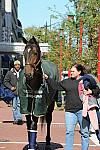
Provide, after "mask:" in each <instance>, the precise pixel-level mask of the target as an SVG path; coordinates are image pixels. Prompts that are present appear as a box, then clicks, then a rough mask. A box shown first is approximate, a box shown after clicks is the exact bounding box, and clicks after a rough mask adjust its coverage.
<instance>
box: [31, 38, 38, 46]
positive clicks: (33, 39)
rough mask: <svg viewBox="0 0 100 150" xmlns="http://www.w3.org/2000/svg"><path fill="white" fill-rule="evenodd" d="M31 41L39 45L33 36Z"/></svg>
mask: <svg viewBox="0 0 100 150" xmlns="http://www.w3.org/2000/svg"><path fill="white" fill-rule="evenodd" d="M32 40H33V41H34V43H35V44H36V45H37V44H39V43H38V42H37V40H36V38H35V37H34V36H32Z"/></svg>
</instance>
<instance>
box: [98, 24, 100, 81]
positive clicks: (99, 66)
mask: <svg viewBox="0 0 100 150" xmlns="http://www.w3.org/2000/svg"><path fill="white" fill-rule="evenodd" d="M98 33H99V36H98V80H99V81H100V24H99V32H98Z"/></svg>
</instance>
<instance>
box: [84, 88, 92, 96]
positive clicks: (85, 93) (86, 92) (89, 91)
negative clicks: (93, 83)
mask: <svg viewBox="0 0 100 150" xmlns="http://www.w3.org/2000/svg"><path fill="white" fill-rule="evenodd" d="M83 93H84V95H89V94H92V91H91V90H90V89H88V90H84V91H83Z"/></svg>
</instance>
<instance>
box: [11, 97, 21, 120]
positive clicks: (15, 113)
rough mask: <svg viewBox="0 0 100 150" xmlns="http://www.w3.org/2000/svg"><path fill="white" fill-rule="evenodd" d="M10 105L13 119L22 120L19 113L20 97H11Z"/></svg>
mask: <svg viewBox="0 0 100 150" xmlns="http://www.w3.org/2000/svg"><path fill="white" fill-rule="evenodd" d="M12 107H13V118H14V121H18V120H22V114H21V113H20V99H19V97H18V96H15V97H14V98H13V103H12Z"/></svg>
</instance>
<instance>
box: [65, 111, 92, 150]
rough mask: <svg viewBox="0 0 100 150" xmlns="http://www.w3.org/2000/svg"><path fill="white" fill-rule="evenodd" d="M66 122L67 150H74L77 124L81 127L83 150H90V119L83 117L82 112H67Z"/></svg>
mask: <svg viewBox="0 0 100 150" xmlns="http://www.w3.org/2000/svg"><path fill="white" fill-rule="evenodd" d="M65 121H66V146H65V150H73V144H74V130H75V127H76V124H77V123H79V125H80V132H81V144H82V150H88V147H89V126H90V121H89V118H87V119H85V118H83V117H82V110H80V111H77V112H75V113H73V112H65Z"/></svg>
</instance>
